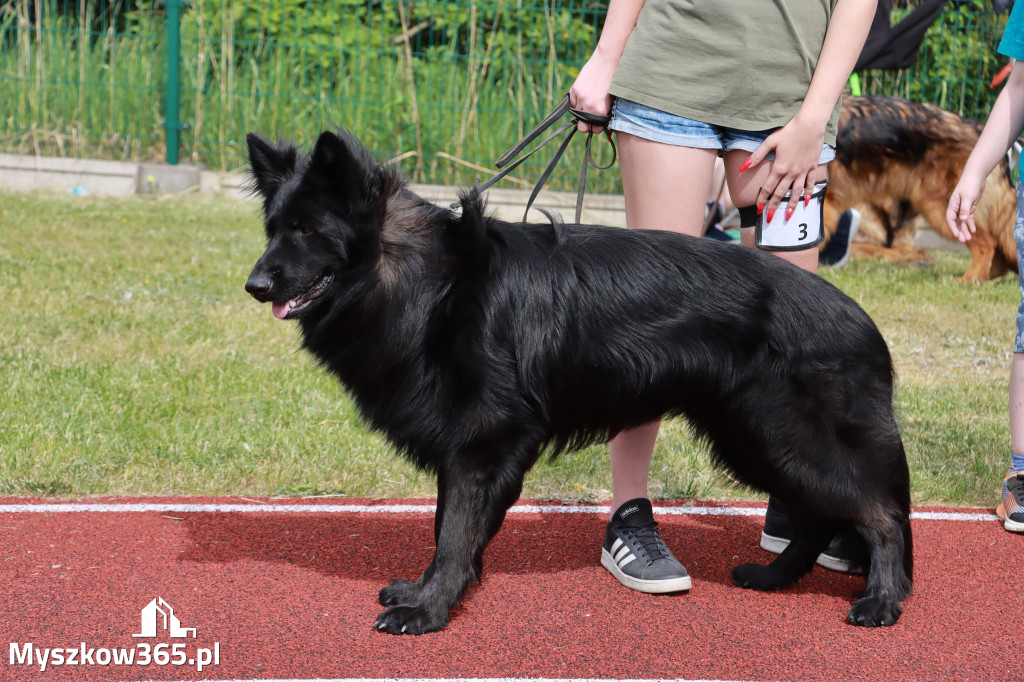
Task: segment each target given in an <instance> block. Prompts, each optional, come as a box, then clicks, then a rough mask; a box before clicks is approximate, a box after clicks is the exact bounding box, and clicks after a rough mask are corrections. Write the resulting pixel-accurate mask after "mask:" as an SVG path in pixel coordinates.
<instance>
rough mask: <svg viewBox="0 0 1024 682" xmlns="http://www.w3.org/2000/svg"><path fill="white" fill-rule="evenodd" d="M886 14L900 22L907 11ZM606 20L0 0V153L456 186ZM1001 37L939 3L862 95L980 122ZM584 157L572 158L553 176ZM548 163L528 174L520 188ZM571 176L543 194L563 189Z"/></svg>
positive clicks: (538, 0)
mask: <svg viewBox="0 0 1024 682" xmlns="http://www.w3.org/2000/svg"><path fill="white" fill-rule="evenodd" d="M894 4H895V5H896V8H895V9H894V10H893V17H894V20H898V19H899V18H900V17H901V16H902V15H904V14H905V13H906V12H907V11H908V5H909V6H910V7H913V5H914V2H896V3H894ZM606 7H607V3H606V2H605V1H604V0H602V1H590V0H483V1H473V0H458V1H444V0H410V1H405V0H231V1H229V0H191V2H189V3H185V2H183V0H165V2H160V3H157V4H153V3H150V2H139V1H138V0H4V2H3V4H2V5H0V151H3V152H8V153H19V154H41V155H58V156H71V157H83V158H86V157H87V158H108V159H134V160H146V161H164V160H166V161H169V162H171V163H174V162H177V161H178V160H179V159H180V160H181V161H182V162H187V163H196V164H203V165H205V166H207V167H209V168H214V169H223V170H239V169H242V168H244V167H245V163H246V162H245V142H244V140H245V134H246V133H247V132H249V131H255V132H259V133H260V134H263V135H265V136H268V137H271V138H281V139H286V140H293V141H298V142H304V143H308V142H311V141H312V140H314V139H315V137H316V136H317V134H318V133H319V132H320V131H322V130H324V129H330V128H335V127H338V126H342V127H345V128H347V129H349V130H351V131H352V132H354V133H355V134H356V135H357V136H359V137H360V139H362V140H363V142H364V143H365V144H366V145H367V146H368V147H370V148H371V149H372V150H374V152H375V153H376V154H377V155H378V158H380V159H381V160H384V159H398V160H399V162H400V163H401V164H402V168H403V170H404V171H405V173H406V174H407V175H408V176H409V177H410V178H412V179H413V180H415V181H418V182H429V183H437V184H469V183H472V182H473V180H474V179H476V178H479V177H483V176H486V175H488V174H489V173H490V172H492V169H493V165H492V162H493V160H494V159H495V158H497V157H498V156H499V155H500V154H501V153H502V152H503V151H505V149H507V148H508V147H509V146H511V145H512V144H513V143H514V142H515V141H517V140H518V139H520V138H521V137H522V136H523V135H524V134H525V132H527V131H528V130H529V129H530V128H532V127H533V125H534V124H535V123H536V122H537V121H539V120H540V119H541V118H542V117H543V116H544V114H545V113H547V111H549V110H550V109H551V108H552V107H553V106H554V105H555V104H557V102H558V101H559V100H560V99H561V97H562V95H563V94H564V93H565V92H566V91H567V90H568V88H569V86H570V85H571V84H572V82H573V80H574V78H575V76H576V74H577V73H578V70H579V68H580V66H582V64H583V63H584V61H585V60H586V59H587V57H588V56H589V55H590V52H591V51H592V49H593V46H594V45H595V43H596V41H597V38H598V36H599V34H600V29H601V22H602V21H603V18H604V13H605V10H606ZM1005 23H1006V15H1005V14H1003V15H998V14H996V13H995V11H994V10H993V9H992V7H991V5H990V4H988V3H987V2H981V1H975V2H952V1H951V2H950V3H949V5H948V6H947V8H946V9H945V10H944V12H943V14H942V15H941V16H940V17H939V19H938V20H937V21H936V22H935V24H934V25H933V26H932V27H931V28H930V29H929V32H928V34H927V35H926V39H925V43H924V44H923V46H922V49H921V51H920V54H919V59H918V62H917V64H916V65H915V66H913V67H912V68H910V69H906V70H901V71H897V72H865V73H863V74H861V81H862V83H863V84H864V91H865V93H877V94H892V95H898V96H902V97H907V98H909V99H913V100H918V101H930V102H934V103H937V104H939V105H940V106H942V107H944V108H946V109H950V110H952V111H956V112H958V113H960V114H961V115H964V116H967V117H972V118H984V117H985V116H986V115H987V113H988V110H989V109H990V107H991V105H992V102H993V100H994V97H995V94H996V93H997V90H994V89H991V88H989V81H990V80H991V79H992V77H993V75H994V74H995V73H996V72H997V70H998V69H999V68H1000V67H1001V66H1002V65H1003V64H1005V61H1006V60H1005V59H1003V58H1001V57H998V56H997V55H996V54H995V46H996V44H997V42H998V39H999V37H1000V36H1001V34H1002V30H1003V28H1004V27H1005ZM574 147H580V148H581V147H582V145H574ZM581 153H582V149H573V150H569V152H568V154H567V158H566V159H565V160H564V161H563V164H565V165H564V167H565V168H574V167H576V166H577V165H578V163H579V161H580V160H581V159H580V156H579V155H580V154H581ZM573 155H576V158H573ZM538 156H540V155H538ZM531 161H532V160H531ZM545 162H546V160H543V159H541V160H538V161H537V162H536V164H535V167H531V166H530V165H529V164H526V165H524V167H523V168H522V169H521V170H520V171H519V172H518V173H517V175H519V176H520V177H521V178H523V179H524V180H519V182H522V183H523V184H529V183H528V182H526V180H525V179H530V178H535V177H536V176H537V175H538V174H539V172H540V170H539V168H540V167H542V166H543V165H544V163H545ZM615 175H617V174H614V173H603V174H596V177H594V179H593V184H592V188H593V189H594V190H596V191H606V192H610V191H617V189H618V188H617V185H616V182H617V178H615V177H613V176H615ZM570 176H572V173H566V174H565V177H564V180H563V179H560V178H553V179H552V180H553V182H552V183H551V186H552V187H553V188H569V187H570V186H571V185H572V184H573V183H574V182H575V179H574V178H572V177H570ZM516 181H517V180H516V179H515V178H513V179H512V180H511V181H506V182H516Z"/></svg>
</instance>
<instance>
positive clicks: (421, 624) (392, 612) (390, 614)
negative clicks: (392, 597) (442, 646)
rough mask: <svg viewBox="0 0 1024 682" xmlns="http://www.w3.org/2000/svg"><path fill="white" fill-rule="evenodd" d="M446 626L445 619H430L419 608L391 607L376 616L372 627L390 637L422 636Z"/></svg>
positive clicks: (429, 616)
mask: <svg viewBox="0 0 1024 682" xmlns="http://www.w3.org/2000/svg"><path fill="white" fill-rule="evenodd" d="M447 624H448V619H447V618H435V617H432V616H431V615H430V614H429V613H428V612H427V610H426V609H424V608H423V607H420V606H393V607H391V608H390V609H388V610H387V611H384V612H383V613H382V614H380V615H379V616H377V621H376V622H375V623H374V624H373V627H375V628H377V629H378V630H380V631H382V632H389V633H391V634H392V635H422V634H423V633H425V632H436V631H437V630H440V629H441V628H443V627H444V626H445V625H447Z"/></svg>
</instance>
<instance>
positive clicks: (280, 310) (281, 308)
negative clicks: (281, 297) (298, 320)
mask: <svg viewBox="0 0 1024 682" xmlns="http://www.w3.org/2000/svg"><path fill="white" fill-rule="evenodd" d="M273 305H274V317H276V318H277V319H279V320H283V319H284V318H285V316H286V315H287V314H288V303H287V302H285V303H274V304H273Z"/></svg>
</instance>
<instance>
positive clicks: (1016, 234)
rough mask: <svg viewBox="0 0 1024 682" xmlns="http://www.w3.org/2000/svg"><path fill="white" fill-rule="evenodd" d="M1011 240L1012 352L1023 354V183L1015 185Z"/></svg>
mask: <svg viewBox="0 0 1024 682" xmlns="http://www.w3.org/2000/svg"><path fill="white" fill-rule="evenodd" d="M1013 240H1014V241H1015V242H1017V286H1018V287H1019V288H1020V296H1021V300H1020V304H1018V306H1017V336H1016V338H1015V339H1014V341H1013V352H1014V353H1024V183H1018V185H1017V222H1015V223H1014V224H1013Z"/></svg>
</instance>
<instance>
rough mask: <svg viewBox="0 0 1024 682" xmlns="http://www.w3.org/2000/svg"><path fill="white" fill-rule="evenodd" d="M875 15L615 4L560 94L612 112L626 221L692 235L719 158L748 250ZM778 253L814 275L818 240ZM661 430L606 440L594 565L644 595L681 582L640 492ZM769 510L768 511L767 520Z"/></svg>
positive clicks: (820, 135) (806, 159)
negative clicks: (605, 496) (603, 523)
mask: <svg viewBox="0 0 1024 682" xmlns="http://www.w3.org/2000/svg"><path fill="white" fill-rule="evenodd" d="M874 12H875V0H715V1H714V2H707V1H701V0H646V1H645V0H610V3H609V5H608V12H607V15H606V17H605V23H604V28H603V30H602V32H601V37H600V40H599V41H598V44H597V47H596V49H595V50H594V53H593V55H592V56H591V57H590V59H589V60H588V61H587V62H586V64H585V65H584V66H583V68H582V69H581V70H580V74H579V76H578V77H577V79H576V81H575V83H574V84H573V86H572V88H571V89H570V91H569V101H570V105H571V106H572V107H574V108H576V109H580V110H583V111H588V112H593V113H597V114H608V113H611V115H612V119H611V122H610V123H609V126H608V127H609V128H610V129H611V130H613V131H615V135H616V139H617V141H618V146H619V151H620V164H621V172H622V184H623V191H624V194H625V199H626V223H627V226H628V227H630V228H645V229H664V230H673V231H676V232H682V233H685V234H690V235H694V236H700V233H701V231H702V228H703V218H704V210H705V205H706V204H705V201H706V199H707V197H708V195H709V193H710V189H711V178H712V173H713V169H714V164H715V159H716V157H718V156H719V155H721V156H722V157H723V159H724V162H725V168H726V180H727V182H728V186H729V191H730V193H731V194H732V198H733V202H734V204H735V205H736V206H739V207H748V208H747V210H745V211H743V212H742V213H743V215H744V221H743V223H744V224H743V227H742V229H741V231H740V232H741V242H742V243H743V244H744V245H747V246H753V245H754V240H755V234H754V233H755V229H754V227H753V222H754V220H755V219H756V216H757V215H760V214H761V213H764V214H765V216H766V218H767V220H768V221H771V220H772V218H773V217H774V214H775V212H776V211H777V210H781V211H784V215H785V217H786V219H787V220H788V218H789V216H790V215H792V213H793V211H795V210H796V209H797V207H798V205H799V203H800V202H804V203H805V205H806V203H807V202H809V201H810V200H811V196H812V194H814V193H815V192H816V190H815V184H816V183H818V182H822V181H824V180H825V179H826V166H825V164H827V162H828V161H830V160H831V159H832V158H834V155H835V149H834V145H835V140H836V132H837V122H838V117H839V102H840V96H841V94H842V91H843V87H844V86H845V84H846V81H847V80H848V78H849V76H850V73H851V71H852V70H853V66H854V64H855V62H856V60H857V57H858V56H859V55H860V51H861V48H862V47H863V44H864V40H865V39H866V37H867V34H868V29H869V28H870V26H871V20H872V17H873V16H874ZM580 128H581V129H582V130H584V131H586V130H589V129H590V126H588V125H587V124H585V123H582V122H581V123H580ZM790 190H792V192H791V196H790V197H789V198H788V199H785V197H786V194H787V192H789V191H790ZM784 199H785V201H783V200H784ZM775 253H776V254H778V255H779V256H780V257H782V258H784V259H786V260H787V261H789V262H791V263H793V264H794V265H796V266H797V267H801V268H803V269H805V270H809V271H811V272H815V271H817V265H818V249H817V248H816V247H815V246H811V247H808V248H804V249H794V250H785V251H775ZM780 419H785V416H784V415H780ZM659 426H660V423H659V422H654V423H651V424H648V425H646V426H642V427H638V428H635V429H632V430H629V431H624V432H622V433H620V434H619V435H618V436H616V437H615V438H614V439H613V440H612V442H611V444H610V446H609V451H610V456H611V470H612V482H613V491H612V496H613V497H612V518H611V521H610V523H609V524H608V528H607V530H606V535H605V543H604V549H603V551H602V564H603V565H604V566H605V567H606V568H607V569H608V570H609V571H610V572H611V573H612V574H613V575H614V576H615V577H616V578H617V579H618V580H619V581H620V582H622V583H623V584H624V585H626V586H627V587H630V588H632V589H637V590H641V591H645V592H673V591H679V590H687V589H689V588H690V578H689V576H688V575H687V574H686V570H685V568H684V567H683V566H682V564H681V563H679V561H678V560H676V559H675V557H673V556H672V553H671V552H670V551H669V550H668V548H667V547H665V545H664V542H662V541H661V538H660V535H659V534H658V530H657V524H656V523H655V522H654V519H653V515H652V513H651V505H650V502H649V500H648V499H647V496H648V492H647V480H648V469H649V467H650V462H651V455H652V452H653V449H654V443H655V440H656V439H657V435H658V429H659ZM773 513H775V514H776V516H780V513H779V512H778V511H777V510H773V509H772V507H771V505H770V506H769V518H768V520H769V521H771V520H772V514H773ZM781 521H782V522H784V521H785V516H784V515H781ZM768 530H769V529H768V528H767V523H766V534H765V535H764V536H763V537H762V546H764V547H766V548H767V549H771V550H772V551H781V549H780V547H779V546H777V545H771V546H769V544H766V539H765V538H766V537H769V538H771V540H777V541H779V542H782V543H783V544H782V546H784V544H785V543H786V542H788V540H786V539H785V537H772V536H770V535H768V534H767V531H768ZM830 550H831V547H830ZM827 552H828V551H827ZM827 552H826V553H825V554H823V555H822V557H821V558H819V562H820V563H824V562H822V559H823V558H826V554H827ZM845 568H850V567H849V566H845Z"/></svg>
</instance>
